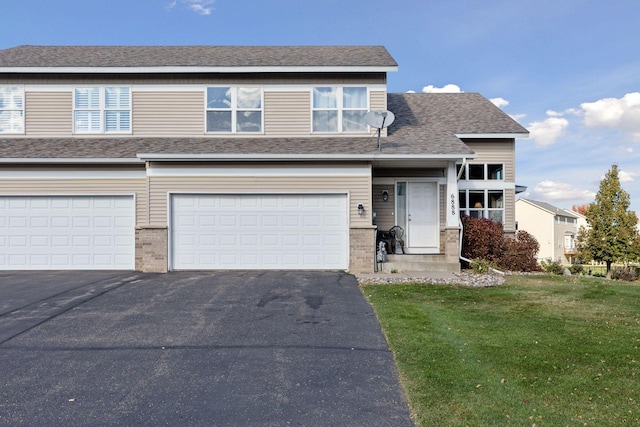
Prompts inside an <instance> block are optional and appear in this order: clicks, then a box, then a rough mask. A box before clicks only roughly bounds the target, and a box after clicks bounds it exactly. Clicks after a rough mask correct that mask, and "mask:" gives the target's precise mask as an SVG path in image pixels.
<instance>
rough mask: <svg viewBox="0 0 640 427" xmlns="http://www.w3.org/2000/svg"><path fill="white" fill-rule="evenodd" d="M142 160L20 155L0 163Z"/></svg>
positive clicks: (128, 161)
mask: <svg viewBox="0 0 640 427" xmlns="http://www.w3.org/2000/svg"><path fill="white" fill-rule="evenodd" d="M141 162H142V161H141V160H140V159H137V158H131V157H128V158H108V157H104V158H94V157H87V158H82V157H72V158H64V157H60V158H56V157H31V158H29V157H20V158H10V157H5V158H0V163H46V164H49V163H91V164H113V163H117V164H140V163H141Z"/></svg>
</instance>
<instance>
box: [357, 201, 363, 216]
mask: <svg viewBox="0 0 640 427" xmlns="http://www.w3.org/2000/svg"><path fill="white" fill-rule="evenodd" d="M358 213H359V214H360V215H362V214H363V213H364V205H363V204H362V203H360V204H359V205H358Z"/></svg>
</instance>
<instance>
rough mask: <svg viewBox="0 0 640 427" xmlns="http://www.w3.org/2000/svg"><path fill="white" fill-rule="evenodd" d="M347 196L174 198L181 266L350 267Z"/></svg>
mask: <svg viewBox="0 0 640 427" xmlns="http://www.w3.org/2000/svg"><path fill="white" fill-rule="evenodd" d="M347 211H348V209H347V195H346V194H320V195H319V194H268V195H265V194H261V195H258V194H224V195H222V194H180V195H173V196H172V197H171V248H172V249H171V255H172V268H173V269H175V270H194V269H347V268H348V240H349V237H348V236H349V234H348V233H349V228H348V219H347V218H348V216H347Z"/></svg>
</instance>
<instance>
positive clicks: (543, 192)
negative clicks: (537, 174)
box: [527, 180, 596, 204]
mask: <svg viewBox="0 0 640 427" xmlns="http://www.w3.org/2000/svg"><path fill="white" fill-rule="evenodd" d="M527 196H528V197H531V198H532V199H534V200H540V201H543V202H549V203H552V204H553V203H555V202H564V203H574V202H575V201H579V202H584V201H592V200H593V199H594V198H595V196H596V193H594V192H593V191H589V190H582V189H579V188H576V187H574V186H573V185H571V184H565V183H560V182H555V181H550V180H545V181H541V182H539V183H538V184H537V185H536V186H535V188H534V189H533V190H531V191H530V192H528V193H527Z"/></svg>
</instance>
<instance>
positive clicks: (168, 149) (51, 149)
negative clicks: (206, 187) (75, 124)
mask: <svg viewBox="0 0 640 427" xmlns="http://www.w3.org/2000/svg"><path fill="white" fill-rule="evenodd" d="M388 109H389V110H390V111H392V112H393V113H394V114H395V116H396V120H395V122H394V123H393V124H392V125H391V126H390V127H389V129H388V136H387V137H383V138H382V143H381V150H380V151H378V150H377V139H376V137H375V136H373V135H372V137H370V138H367V137H307V138H268V137H267V138H262V137H261V138H249V137H247V138H228V137H223V136H216V137H202V138H137V137H126V136H123V137H113V138H104V137H100V138H91V137H83V138H76V137H74V138H0V158H135V157H136V155H137V154H139V153H155V154H213V155H215V154H225V155H235V154H237V155H260V154H285V155H296V154H298V155H327V154H337V155H341V154H343V155H357V154H363V155H374V154H376V153H380V154H385V155H398V156H401V157H406V158H411V157H412V156H415V155H422V156H435V157H438V156H452V157H463V156H469V155H472V154H473V151H472V150H471V149H470V148H469V147H468V146H467V145H466V144H465V143H464V142H463V141H462V140H460V139H459V138H458V137H456V136H455V134H456V133H477V134H486V133H494V134H500V133H507V134H512V133H526V132H527V131H526V129H524V128H523V127H522V126H520V125H519V124H518V123H516V122H515V121H514V120H513V119H511V118H510V117H509V116H508V115H506V114H505V113H504V112H502V110H500V109H499V108H498V107H496V106H495V105H493V104H492V103H491V102H489V101H488V100H487V99H486V98H484V97H482V96H481V95H479V94H475V93H457V94H389V95H388Z"/></svg>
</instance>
